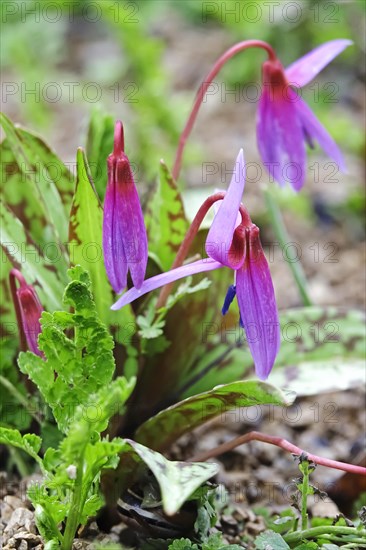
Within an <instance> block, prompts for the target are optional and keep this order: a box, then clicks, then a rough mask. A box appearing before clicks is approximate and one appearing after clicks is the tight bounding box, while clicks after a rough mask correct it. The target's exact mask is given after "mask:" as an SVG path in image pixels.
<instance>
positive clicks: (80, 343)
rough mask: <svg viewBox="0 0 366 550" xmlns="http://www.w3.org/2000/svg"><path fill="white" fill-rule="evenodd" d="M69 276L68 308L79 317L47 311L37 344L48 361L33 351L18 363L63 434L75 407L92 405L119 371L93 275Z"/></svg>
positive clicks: (73, 271)
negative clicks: (92, 285) (94, 290)
mask: <svg viewBox="0 0 366 550" xmlns="http://www.w3.org/2000/svg"><path fill="white" fill-rule="evenodd" d="M69 275H70V278H72V279H73V280H72V281H71V282H70V283H69V285H68V286H67V288H66V290H65V293H64V303H65V305H67V306H71V307H72V308H73V309H74V313H68V312H65V311H56V312H55V313H53V314H51V313H47V312H44V313H43V314H42V318H41V326H42V333H41V334H40V336H39V340H38V345H39V349H40V350H41V351H43V353H44V356H45V360H44V359H43V358H41V357H39V356H37V355H34V354H32V353H31V352H27V353H21V354H20V355H19V360H18V364H19V368H20V370H21V371H22V372H24V373H26V374H28V376H29V378H30V379H31V380H32V381H33V382H34V383H35V384H36V385H37V387H38V389H39V391H40V392H41V394H42V396H43V398H44V399H45V401H46V402H47V403H48V405H49V406H50V407H51V409H52V412H53V414H54V416H55V419H56V421H57V424H58V426H59V428H60V430H61V431H63V432H66V431H67V430H68V426H69V423H70V421H71V419H72V418H73V415H74V413H75V409H76V407H77V406H78V405H81V404H83V405H85V406H86V405H88V404H90V399H91V396H92V395H93V394H94V393H95V392H96V391H98V389H99V388H102V387H105V386H106V385H108V384H109V383H110V382H111V380H112V376H113V373H114V368H115V363H114V358H113V353H112V350H113V347H114V343H113V339H112V337H111V335H110V334H109V333H108V331H107V328H106V327H105V325H104V324H103V323H102V322H101V321H100V320H99V318H98V315H97V311H96V307H95V304H94V302H93V298H92V295H91V292H90V280H89V276H88V274H87V272H86V271H84V270H83V269H82V268H81V267H80V266H76V267H75V268H72V269H70V270H69ZM67 330H68V331H70V330H71V334H69V335H67V334H66V333H65V331H67Z"/></svg>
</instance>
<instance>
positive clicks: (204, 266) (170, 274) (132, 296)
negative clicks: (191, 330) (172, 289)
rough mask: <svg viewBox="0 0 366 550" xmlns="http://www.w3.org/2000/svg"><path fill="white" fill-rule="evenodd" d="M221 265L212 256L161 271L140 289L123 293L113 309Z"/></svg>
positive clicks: (131, 289) (147, 280) (132, 289)
mask: <svg viewBox="0 0 366 550" xmlns="http://www.w3.org/2000/svg"><path fill="white" fill-rule="evenodd" d="M219 267H223V266H222V264H220V263H219V262H216V261H215V260H211V259H210V258H206V259H203V260H198V261H197V262H193V263H191V264H187V265H182V266H181V267H177V268H175V269H171V270H170V271H167V272H165V273H161V274H160V275H155V277H151V278H150V279H146V280H145V281H144V282H143V283H142V285H141V287H140V288H139V289H137V288H136V287H133V288H130V290H128V291H127V292H125V294H123V296H121V297H120V298H119V299H118V300H117V302H116V303H115V304H113V306H112V307H111V309H113V310H117V309H121V307H123V306H125V305H127V304H130V303H131V302H133V301H134V300H137V298H140V297H141V296H143V295H144V294H147V293H148V292H152V291H153V290H156V289H157V288H160V287H162V286H164V285H167V284H169V283H173V282H174V281H178V280H179V279H183V278H184V277H188V276H189V275H196V274H197V273H202V272H204V271H212V270H214V269H218V268H219Z"/></svg>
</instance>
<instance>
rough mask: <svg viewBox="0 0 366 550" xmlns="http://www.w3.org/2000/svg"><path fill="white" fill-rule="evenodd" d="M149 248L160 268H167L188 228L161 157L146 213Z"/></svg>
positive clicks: (174, 185) (181, 205) (175, 187)
mask: <svg viewBox="0 0 366 550" xmlns="http://www.w3.org/2000/svg"><path fill="white" fill-rule="evenodd" d="M146 227H147V231H148V235H149V250H150V251H151V252H152V253H154V254H156V255H157V256H158V258H159V260H160V263H161V266H162V268H163V270H168V269H170V267H171V265H172V263H173V261H174V258H175V256H176V254H177V251H178V248H179V246H180V244H181V242H182V241H183V239H184V237H185V234H186V232H187V229H188V221H187V218H186V216H185V213H184V206H183V201H182V197H181V195H180V193H179V190H178V188H177V186H176V183H175V181H174V180H173V178H172V175H171V174H170V172H169V169H168V167H167V166H166V164H165V163H164V161H161V162H160V172H159V179H158V186H157V190H156V192H155V194H154V196H153V199H152V201H151V206H150V209H149V213H148V215H147V216H146Z"/></svg>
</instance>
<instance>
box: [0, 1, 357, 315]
mask: <svg viewBox="0 0 366 550" xmlns="http://www.w3.org/2000/svg"><path fill="white" fill-rule="evenodd" d="M1 9H2V22H3V25H2V40H1V41H2V48H1V64H2V80H3V84H2V91H3V110H4V111H5V113H6V114H7V115H8V116H10V117H11V118H12V119H13V120H14V121H16V122H19V123H21V124H23V125H25V126H27V127H28V128H29V129H31V130H32V131H36V132H37V133H40V134H41V135H42V136H43V138H44V139H45V140H46V141H47V142H48V143H49V144H50V145H51V146H52V147H53V148H54V149H55V150H56V152H57V153H58V155H59V156H60V157H61V158H62V160H63V161H64V162H65V163H66V164H67V165H68V166H69V167H70V168H71V169H73V168H74V166H75V154H76V148H77V147H78V146H80V145H81V146H83V147H86V146H87V142H88V125H89V120H90V118H91V117H98V116H105V117H106V119H105V120H106V123H107V126H108V125H109V127H110V128H111V130H112V128H113V123H114V120H115V119H116V118H120V119H122V121H123V122H124V126H125V140H126V151H127V154H128V155H129V158H130V161H131V162H132V163H133V166H134V171H135V177H136V181H137V183H138V185H139V189H140V192H141V193H142V195H143V196H144V200H145V202H148V200H149V190H150V189H151V187H152V185H153V183H154V181H155V179H156V174H157V172H158V164H159V160H160V159H161V158H163V159H164V160H165V161H166V162H167V163H168V166H172V163H173V159H174V155H175V150H176V146H177V143H178V139H179V135H180V132H181V130H182V129H183V127H184V124H185V121H186V119H187V116H188V114H189V111H190V107H191V105H192V102H193V99H194V95H195V93H196V91H197V89H198V88H199V86H200V84H201V83H202V81H204V79H205V75H206V74H207V72H208V71H209V70H210V68H211V66H212V64H213V62H214V61H215V60H216V59H217V58H218V57H219V56H220V55H221V54H222V53H223V52H224V51H225V50H226V49H227V48H229V47H230V46H232V45H233V44H234V43H235V42H237V41H241V40H245V39H249V38H257V39H261V40H265V41H268V42H269V43H270V44H271V45H272V46H273V47H274V48H275V50H276V52H277V54H278V56H279V57H280V59H281V60H282V62H283V64H284V65H285V66H286V65H288V64H290V63H292V62H293V61H295V60H296V59H297V58H298V57H301V56H302V55H304V54H305V53H307V52H308V51H310V50H311V49H312V48H314V47H316V46H317V45H319V44H321V43H323V42H325V41H327V40H332V39H335V38H350V39H352V40H353V41H354V46H352V47H349V48H347V50H346V51H345V52H343V53H342V54H341V55H340V56H339V57H338V58H336V59H335V60H334V61H333V62H332V63H331V64H330V65H329V66H328V67H327V68H326V69H325V70H324V71H322V73H321V74H320V75H318V77H316V79H315V80H314V81H313V82H312V83H311V84H309V85H308V86H307V87H306V89H305V90H303V97H304V98H305V100H306V101H307V102H308V104H309V105H310V107H311V108H312V109H313V110H314V112H315V113H316V115H317V116H318V117H319V119H320V121H321V122H322V123H323V124H324V125H325V126H326V128H327V129H328V131H329V132H330V134H331V135H332V136H333V137H334V139H335V140H336V141H337V142H338V144H339V145H340V147H341V149H342V150H343V152H344V155H345V158H346V163H347V168H348V172H347V174H341V173H339V172H338V171H337V168H336V166H335V164H334V163H332V162H331V161H330V159H328V158H326V156H325V155H324V154H323V152H322V151H321V150H320V149H319V148H317V147H316V148H315V150H314V151H310V152H309V158H308V178H307V183H306V185H305V187H304V190H303V192H302V193H301V194H299V195H295V194H294V193H293V192H292V191H291V190H286V191H284V192H280V193H279V197H280V201H281V204H282V207H283V211H284V214H285V218H286V222H287V226H288V229H289V231H290V234H291V238H292V240H293V242H294V243H298V245H299V246H300V252H299V255H301V261H302V262H303V264H304V267H305V270H306V273H307V275H308V277H309V279H310V292H311V295H312V297H313V300H314V302H316V303H318V304H332V305H347V306H351V305H352V306H356V307H362V305H363V300H364V285H365V282H364V268H363V265H364V251H365V248H364V231H363V218H364V213H365V212H364V210H365V196H364V195H365V194H364V186H363V181H364V160H365V153H364V128H363V122H364V112H365V101H364V100H365V95H364V84H363V79H364V49H365V42H364V31H365V5H364V2H363V1H361V0H360V1H353V2H314V1H311V0H307V1H299V0H298V1H294V2H287V1H278V2H271V1H268V2H259V1H250V2H248V1H242V2H239V1H237V0H236V1H226V2H221V1H216V2H215V1H212V2H211V1H210V2H207V1H201V0H188V1H174V0H142V1H139V0H133V1H124V0H123V1H116V0H99V1H89V0H83V1H82V0H79V1H77V0H75V1H71V0H68V1H66V0H65V1H64V0H53V1H52V2H51V1H48V0H45V1H43V2H39V1H33V0H27V1H20V0H17V1H4V2H2V5H1ZM264 60H265V54H264V52H263V51H262V50H259V49H253V50H250V51H247V52H243V53H240V54H239V55H237V56H236V57H235V58H233V59H232V60H231V61H230V62H229V63H227V65H226V66H225V67H224V69H223V70H222V72H221V73H220V74H219V75H218V77H217V78H216V79H215V86H214V88H213V89H212V90H211V93H210V94H209V96H208V97H207V99H206V100H205V102H204V104H203V106H202V109H201V111H200V114H199V116H198V120H197V123H196V125H195V127H194V130H193V133H192V136H191V139H190V140H189V143H188V146H187V150H186V153H185V157H184V162H183V170H182V173H181V177H180V181H179V184H180V186H181V189H182V191H183V192H184V194H185V198H186V207H187V211H188V213H189V214H190V215H193V214H194V212H195V210H196V207H197V206H198V204H199V203H200V200H201V199H203V198H204V196H206V194H207V193H210V192H211V191H212V190H213V189H214V188H215V187H223V188H225V187H226V185H227V183H228V182H229V180H230V170H232V166H233V163H234V160H235V157H236V155H237V152H238V150H239V148H240V147H243V148H244V152H245V157H246V161H247V163H248V171H247V185H246V191H245V200H246V204H247V205H248V207H249V209H250V212H251V214H252V218H253V221H254V222H255V223H257V224H258V225H260V227H261V229H262V241H263V242H264V244H265V245H266V246H267V249H268V251H269V252H271V255H270V258H269V261H270V262H271V271H272V273H273V276H274V280H275V286H276V292H277V296H278V300H279V306H280V307H281V308H282V307H289V306H296V305H300V301H299V297H298V293H297V290H296V288H295V286H294V283H293V282H292V279H291V275H290V273H289V270H288V266H286V263H287V261H288V258H286V255H284V254H283V251H281V250H280V249H279V247H276V243H275V238H274V235H273V233H272V232H271V228H270V223H269V218H268V214H267V212H266V209H265V205H264V200H263V196H262V193H261V184H262V183H265V182H266V181H267V180H268V176H267V174H266V172H265V171H264V170H263V167H262V165H261V162H260V159H259V156H258V151H257V146H256V134H255V124H256V110H257V102H258V99H259V83H260V73H261V63H262V62H263V61H264ZM112 138H113V135H112V131H111V132H110V142H111V145H110V149H111V148H112ZM88 152H89V161H90V163H91V165H92V166H93V165H95V166H96V163H97V162H98V159H97V158H96V157H97V156H96V157H95V158H94V153H95V155H96V152H95V151H94V152H93V151H92V150H89V151H88ZM208 166H210V168H209V169H208V168H207V167H208ZM212 166H215V169H212ZM97 168H98V169H97V170H94V175H95V178H96V180H97V181H96V184H97V188H98V191H99V192H100V194H101V195H103V189H104V187H105V183H106V181H105V177H106V174H105V166H104V163H103V166H97ZM210 171H211V172H214V173H211V174H210V173H209V172H210Z"/></svg>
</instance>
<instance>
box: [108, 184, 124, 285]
mask: <svg viewBox="0 0 366 550" xmlns="http://www.w3.org/2000/svg"><path fill="white" fill-rule="evenodd" d="M103 257H104V265H105V269H106V272H107V276H108V279H109V282H110V284H111V286H112V288H113V290H114V292H116V293H117V294H118V293H119V292H122V290H123V289H124V288H126V286H127V269H128V267H127V259H126V255H125V251H124V247H123V236H122V234H121V228H120V224H119V215H118V213H117V211H116V200H115V183H114V182H112V181H110V182H109V183H108V186H107V190H106V194H105V199H104V213H103Z"/></svg>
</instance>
